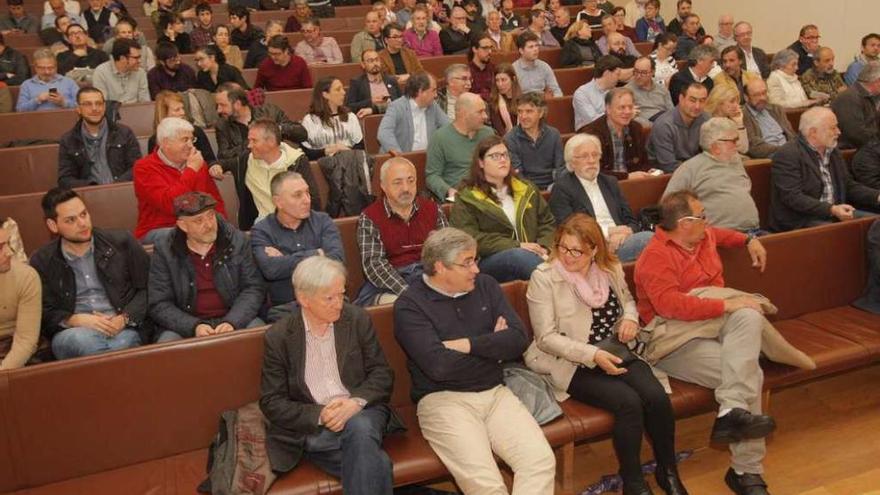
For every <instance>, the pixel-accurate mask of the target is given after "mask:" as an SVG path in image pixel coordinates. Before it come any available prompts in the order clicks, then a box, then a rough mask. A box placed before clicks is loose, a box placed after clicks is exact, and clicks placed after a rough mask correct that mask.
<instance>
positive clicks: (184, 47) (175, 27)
mask: <svg viewBox="0 0 880 495" xmlns="http://www.w3.org/2000/svg"><path fill="white" fill-rule="evenodd" d="M159 32H160V33H162V35H161V36H159V38H158V39H157V40H156V43H157V44H158V43H173V44H174V46H176V47H177V49H178V50H179V51H180V53H185V54H190V53H193V46H192V40H191V39H190V37H189V33H187V32H186V31H184V25H183V18H182V17H180V16H179V15H169V16H167V17H164V16H163V18H162V19H161V20H160V21H159Z"/></svg>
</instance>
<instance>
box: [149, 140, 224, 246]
mask: <svg viewBox="0 0 880 495" xmlns="http://www.w3.org/2000/svg"><path fill="white" fill-rule="evenodd" d="M189 191H201V192H203V193H207V194H210V195H211V196H213V197H214V199H216V200H217V207H216V209H217V211H218V212H219V213H220V214H221V215H223V216H224V217H225V216H226V209H225V208H224V206H223V198H221V197H220V191H219V190H218V189H217V185H216V184H214V179H212V178H211V176H210V175H208V164H207V163H206V164H203V165H202V168H201V169H199V171H198V172H194V171H193V170H192V169H191V168H189V167H184V168H183V172H181V171H179V170H177V169H176V168H174V167H170V166H168V165H166V164H165V162H163V161H162V159H161V158H159V152H158V151H154V152H153V153H150V154H149V155H147V156H145V157H143V158H141V159H140V160H138V161H137V162H135V164H134V194H135V196H137V200H138V222H137V227H136V228H135V229H134V235H135V237H137V238H138V239H140V238H141V237H143V236H144V234H146V233H147V232H149V231H151V230H153V229H158V228H163V227H173V226H174V225H175V222H176V221H177V217H176V216H175V215H174V198H176V197H178V196H180V195H181V194H183V193H185V192H189Z"/></svg>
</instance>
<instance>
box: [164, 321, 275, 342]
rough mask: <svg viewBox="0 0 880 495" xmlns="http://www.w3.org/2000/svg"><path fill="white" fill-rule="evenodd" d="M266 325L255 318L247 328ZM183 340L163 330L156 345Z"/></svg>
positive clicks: (169, 331)
mask: <svg viewBox="0 0 880 495" xmlns="http://www.w3.org/2000/svg"><path fill="white" fill-rule="evenodd" d="M265 324H266V323H264V322H263V320H261V319H259V318H254V319H253V320H251V322H250V323H248V324H247V326H246V327H245V328H256V327H261V326H263V325H265ZM236 330H239V329H238V328H236ZM182 338H183V336H182V335H180V334H179V333H177V332H174V331H171V330H163V331H162V333H160V334H159V338H158V339H156V343H157V344H161V343H163V342H174V341H175V340H180V339H182Z"/></svg>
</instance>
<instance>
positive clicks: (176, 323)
mask: <svg viewBox="0 0 880 495" xmlns="http://www.w3.org/2000/svg"><path fill="white" fill-rule="evenodd" d="M216 205H217V202H216V201H215V200H214V198H213V197H211V196H210V195H208V194H205V193H203V192H199V191H189V192H185V193H183V194H181V195H179V196H177V197H175V198H174V201H173V208H174V214H175V216H176V217H177V220H176V222H175V223H176V228H173V229H165V230H164V231H163V232H162V233H161V234H159V235H158V236H156V237H157V238H156V243H155V251H154V252H153V259H152V265H151V266H150V291H149V297H150V318H151V319H152V320H153V321H154V322H155V323H156V326H157V335H158V339H157V342H171V341H174V340H180V339H184V338H190V337H204V336H206V335H216V334H221V333H226V332H231V331H233V330H236V329H239V328H253V327H258V326H262V325H263V321H262V320H260V319H259V318H257V312H258V311H259V310H260V306H262V304H263V301H264V300H265V297H266V290H265V282H263V278H262V277H261V276H260V271H259V270H258V269H257V265H256V263H254V258H253V256H251V250H250V245H249V244H248V240H247V236H245V234H244V233H243V232H241V231H239V230H238V229H236V228H235V227H233V226H232V225H230V224H229V223H227V222H226V221H225V220H223V219H222V218H220V216H219V215H218V214H217V211H216V210H215V209H214V207H215V206H216ZM288 283H289V282H288Z"/></svg>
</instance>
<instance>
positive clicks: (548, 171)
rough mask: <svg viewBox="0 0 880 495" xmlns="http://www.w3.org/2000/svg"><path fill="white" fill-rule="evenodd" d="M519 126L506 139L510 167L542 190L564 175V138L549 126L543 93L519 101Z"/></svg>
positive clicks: (521, 97)
mask: <svg viewBox="0 0 880 495" xmlns="http://www.w3.org/2000/svg"><path fill="white" fill-rule="evenodd" d="M516 113H517V124H516V125H515V126H514V127H513V129H512V130H511V131H510V132H508V133H507V135H506V136H505V137H504V142H505V144H506V145H507V149H508V153H509V155H510V166H511V167H512V168H513V169H514V170H515V171H516V173H517V174H518V176H520V177H522V178H524V179H527V180H529V181H531V182H532V183H534V184H535V185H536V186H538V187H539V188H540V189H542V190H546V189H547V188H548V187H550V186H551V185H552V184H553V179H554V178H555V177H556V175H557V173H558V172H561V171H562V167H563V165H564V160H563V157H562V137H561V135H560V134H559V131H558V130H557V129H556V128H555V127H552V126H549V125H547V123H546V122H545V119H546V117H547V103H546V102H545V101H544V96H543V95H541V94H540V93H525V94H523V95H520V96H519V97H518V98H517V101H516Z"/></svg>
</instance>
